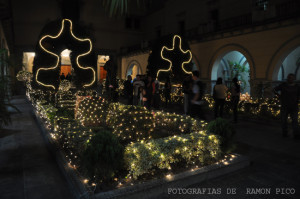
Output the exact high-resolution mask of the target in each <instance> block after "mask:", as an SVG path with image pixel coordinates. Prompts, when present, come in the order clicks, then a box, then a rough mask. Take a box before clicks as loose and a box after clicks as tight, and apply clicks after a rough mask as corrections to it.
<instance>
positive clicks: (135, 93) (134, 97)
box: [133, 75, 145, 105]
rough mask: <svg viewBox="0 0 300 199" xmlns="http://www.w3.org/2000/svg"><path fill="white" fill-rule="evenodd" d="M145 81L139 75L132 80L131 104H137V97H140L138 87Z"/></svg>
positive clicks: (142, 85) (143, 84)
mask: <svg viewBox="0 0 300 199" xmlns="http://www.w3.org/2000/svg"><path fill="white" fill-rule="evenodd" d="M144 86H145V83H144V82H143V81H141V80H140V76H139V75H137V76H136V80H135V81H134V82H133V91H134V96H133V105H138V102H139V99H140V96H139V94H140V92H139V90H140V89H139V88H140V87H144Z"/></svg>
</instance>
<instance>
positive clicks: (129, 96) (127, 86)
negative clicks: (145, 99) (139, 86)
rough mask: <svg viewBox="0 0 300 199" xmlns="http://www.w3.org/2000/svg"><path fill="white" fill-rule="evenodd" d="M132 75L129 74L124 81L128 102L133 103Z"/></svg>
mask: <svg viewBox="0 0 300 199" xmlns="http://www.w3.org/2000/svg"><path fill="white" fill-rule="evenodd" d="M131 80H132V78H131V75H128V76H127V80H126V81H125V82H124V95H125V97H126V98H127V104H128V105H132V100H133V85H132V83H131Z"/></svg>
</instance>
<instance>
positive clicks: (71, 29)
mask: <svg viewBox="0 0 300 199" xmlns="http://www.w3.org/2000/svg"><path fill="white" fill-rule="evenodd" d="M65 21H68V22H69V23H70V33H71V35H72V36H73V38H75V39H76V40H78V41H88V42H89V43H90V48H89V50H88V51H87V52H85V53H83V54H80V55H78V56H77V57H76V63H77V65H78V67H79V68H81V69H83V70H92V71H93V80H92V82H91V83H89V84H85V85H83V87H89V86H91V85H92V84H93V83H94V82H95V81H96V72H95V70H94V69H93V68H92V67H83V66H81V65H80V63H79V58H80V57H83V56H85V55H87V54H89V53H90V52H91V51H92V41H91V40H90V39H88V38H86V39H80V38H78V37H76V36H75V35H74V33H73V24H72V21H71V20H70V19H63V20H62V26H61V29H60V31H59V33H58V34H57V35H56V36H51V35H45V36H43V37H42V38H41V39H40V41H39V45H40V47H41V48H42V49H43V50H44V51H45V52H47V53H49V54H51V55H53V56H55V57H56V58H57V61H56V64H55V65H54V66H52V67H49V68H39V69H38V70H37V72H36V75H35V80H36V82H37V83H38V84H40V85H43V86H45V87H51V88H53V89H55V86H54V85H52V84H44V83H42V82H40V81H39V80H38V75H39V72H40V71H41V70H46V71H47V70H53V69H55V68H57V66H58V64H59V60H60V57H59V55H57V54H55V53H54V52H51V51H49V50H47V49H46V48H44V46H43V45H42V41H43V40H44V39H45V38H48V37H49V38H51V39H56V38H58V37H59V36H60V35H61V34H62V32H63V30H64V28H65Z"/></svg>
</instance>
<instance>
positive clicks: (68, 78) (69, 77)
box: [59, 73, 72, 81]
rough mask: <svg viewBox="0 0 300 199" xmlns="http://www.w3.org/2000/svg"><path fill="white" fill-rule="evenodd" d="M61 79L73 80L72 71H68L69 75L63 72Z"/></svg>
mask: <svg viewBox="0 0 300 199" xmlns="http://www.w3.org/2000/svg"><path fill="white" fill-rule="evenodd" d="M59 79H60V81H62V80H68V81H71V80H72V76H71V73H68V74H67V75H65V74H64V73H62V74H61V75H60V76H59Z"/></svg>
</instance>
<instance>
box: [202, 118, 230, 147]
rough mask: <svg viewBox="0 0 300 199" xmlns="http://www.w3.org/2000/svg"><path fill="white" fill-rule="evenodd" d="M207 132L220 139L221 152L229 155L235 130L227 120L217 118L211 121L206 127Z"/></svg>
mask: <svg viewBox="0 0 300 199" xmlns="http://www.w3.org/2000/svg"><path fill="white" fill-rule="evenodd" d="M207 132H208V133H211V134H214V135H219V136H220V137H221V149H222V152H224V153H229V152H231V151H232V150H233V147H234V145H233V138H234V135H235V129H234V127H233V125H232V124H231V123H230V122H229V121H228V120H225V119H222V118H217V119H216V120H214V121H211V122H210V123H208V125H207Z"/></svg>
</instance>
